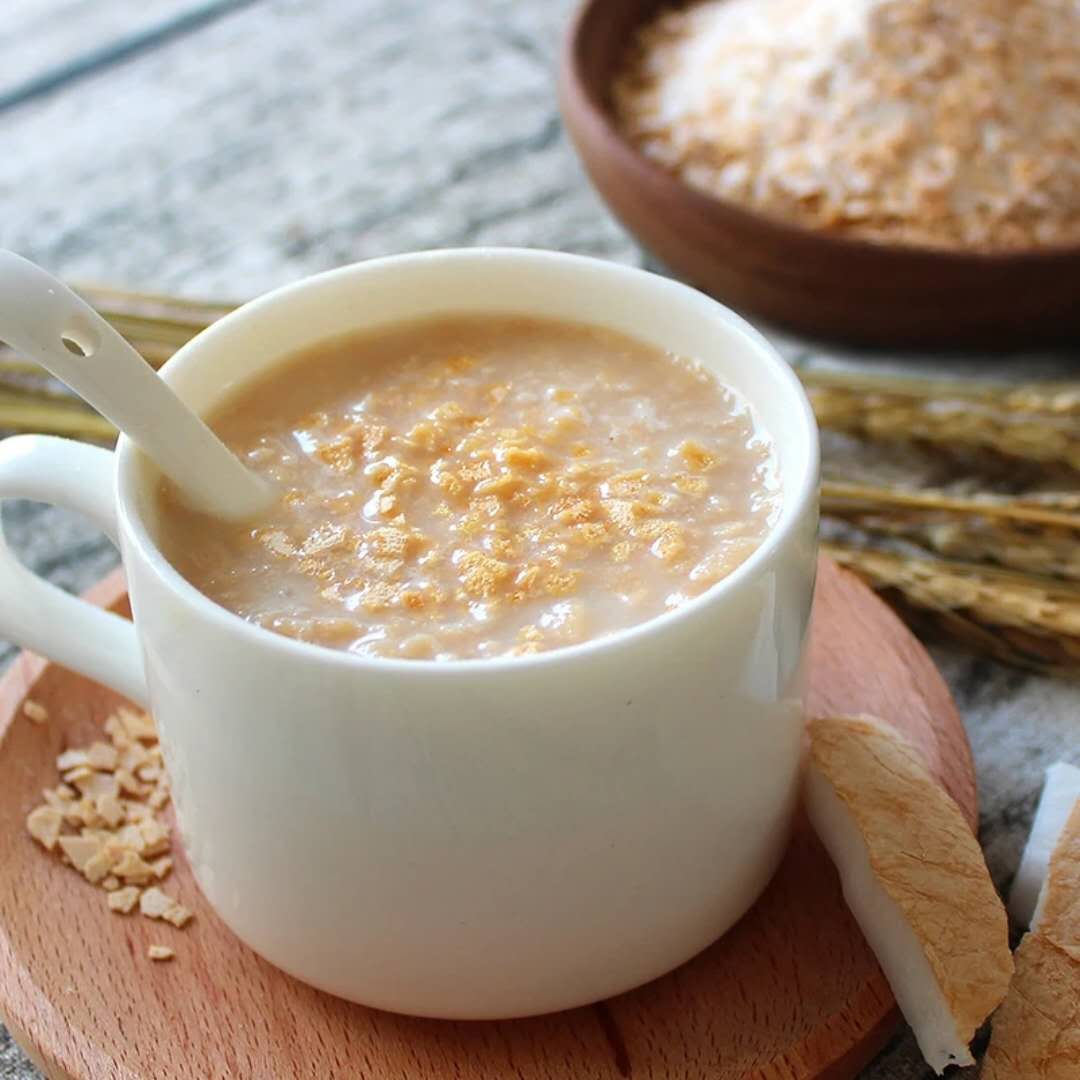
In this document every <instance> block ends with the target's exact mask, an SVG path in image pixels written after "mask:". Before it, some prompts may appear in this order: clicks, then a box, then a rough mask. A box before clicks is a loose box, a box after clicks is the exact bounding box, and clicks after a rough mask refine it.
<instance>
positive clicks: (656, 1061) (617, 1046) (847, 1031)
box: [0, 560, 976, 1080]
mask: <svg viewBox="0 0 1080 1080" xmlns="http://www.w3.org/2000/svg"><path fill="white" fill-rule="evenodd" d="M91 596H92V598H93V599H94V600H95V601H96V602H98V603H101V604H104V605H108V606H111V607H114V608H116V609H118V610H122V611H124V612H125V613H126V610H127V609H126V597H125V592H124V585H123V580H122V578H121V577H120V576H119V575H114V576H113V577H111V578H109V579H108V580H107V581H105V582H103V583H102V584H101V585H100V586H98V587H97V589H95V590H93V592H92V594H91ZM810 671H811V689H810V702H809V708H810V711H811V712H812V713H814V714H819V715H820V714H826V713H838V712H872V713H874V714H876V715H878V716H881V717H883V718H884V719H886V720H889V721H891V722H892V723H894V724H896V725H897V726H898V727H900V728H902V729H904V730H905V731H906V732H907V733H908V734H909V735H910V736H911V737H912V738H913V740H914V741H915V742H916V743H917V744H918V745H919V746H920V747H921V748H922V750H923V751H924V752H925V754H926V757H927V760H928V762H929V764H930V767H931V769H932V770H933V771H934V773H935V774H936V775H937V776H938V777H939V778H940V780H941V782H942V783H943V784H944V785H945V787H946V788H947V789H948V790H949V791H950V792H951V793H952V795H953V796H954V797H955V798H956V799H957V801H958V802H959V803H960V805H961V806H962V807H963V809H964V811H965V813H966V814H967V815H968V817H969V819H970V820H971V822H972V823H973V824H974V822H975V820H976V792H975V779H974V771H973V767H972V761H971V753H970V749H969V747H968V743H967V739H966V737H965V735H964V730H963V727H962V725H961V722H960V718H959V717H958V716H957V713H956V709H955V707H954V705H953V703H952V700H951V698H950V696H949V692H948V690H947V689H946V687H945V685H944V683H943V681H942V679H941V677H940V675H939V674H938V672H937V670H936V669H935V668H934V665H933V663H932V662H931V660H930V659H929V657H928V656H927V655H926V653H925V652H924V650H923V649H922V647H921V646H920V645H919V644H918V643H917V642H916V641H915V639H914V638H913V637H912V636H911V635H910V634H909V633H908V631H907V630H906V629H905V628H904V627H903V626H902V625H901V623H900V622H899V621H898V620H897V619H896V618H895V617H894V616H893V615H892V613H891V612H890V611H889V610H888V609H887V608H886V607H885V606H884V605H883V604H882V603H881V602H880V601H878V599H877V598H876V597H875V596H873V594H872V593H871V592H870V591H869V590H868V589H866V588H865V587H864V586H863V585H862V584H860V583H859V582H858V581H856V580H855V579H854V578H853V577H851V576H850V575H848V574H846V573H845V572H843V571H841V570H839V569H837V567H836V566H835V565H833V564H832V563H830V562H829V561H827V560H822V563H821V569H820V577H819V587H818V593H817V599H816V604H815V609H814V624H813V632H812V644H811V651H810ZM26 697H32V698H33V699H34V700H36V701H39V702H41V703H42V704H44V705H45V706H46V707H47V708H48V710H49V713H50V719H49V721H48V723H46V724H44V725H40V726H39V725H35V724H33V723H31V722H30V721H29V720H28V719H26V718H25V717H23V716H22V715H21V705H22V702H23V700H24V699H25V698H26ZM117 700H118V699H117V698H116V696H115V695H114V694H112V693H111V692H110V691H107V690H105V689H103V688H102V687H100V686H98V685H96V684H95V683H91V682H89V681H87V680H85V679H83V678H81V677H78V676H75V675H73V674H71V673H70V672H68V671H65V670H63V669H61V668H58V667H56V666H54V665H51V664H47V663H45V662H43V661H42V660H39V659H37V658H36V657H31V656H28V655H26V654H24V655H23V656H21V657H20V658H19V660H18V661H17V662H16V663H15V665H14V667H13V668H12V669H11V671H10V672H9V673H8V674H7V675H6V677H5V678H4V680H3V682H2V683H0V1017H2V1018H3V1020H4V1022H5V1023H6V1024H7V1025H8V1027H9V1028H10V1029H11V1031H12V1033H13V1034H14V1036H15V1038H16V1039H17V1040H18V1041H19V1042H20V1043H21V1044H22V1045H23V1046H24V1047H25V1048H26V1049H27V1051H28V1052H29V1053H30V1054H31V1055H32V1056H33V1057H34V1058H35V1060H36V1061H37V1063H38V1065H39V1067H40V1068H41V1069H42V1071H43V1072H44V1073H45V1075H46V1076H48V1077H50V1078H52V1077H59V1078H65V1080H66V1078H77V1080H103V1078H111V1077H123V1078H125V1080H142V1078H153V1080H168V1078H172V1077H176V1078H183V1080H189V1078H190V1077H200V1078H202V1077H206V1078H210V1077H238V1078H248V1077H274V1076H279V1077H286V1076H287V1077H301V1076H303V1077H309V1076H310V1077H320V1078H322V1077H345V1076H348V1077H363V1078H365V1080H391V1078H393V1080H398V1078H401V1077H409V1078H410V1080H450V1078H454V1080H480V1078H484V1080H505V1078H507V1077H511V1076H512V1077H515V1078H517V1080H570V1078H573V1080H583V1078H597V1080H602V1078H607V1077H611V1078H619V1077H633V1078H635V1080H645V1078H654V1080H667V1078H672V1080H673V1078H676V1077H678V1078H680V1080H696V1078H705V1077H708V1078H710V1080H729V1078H730V1080H735V1078H736V1077H738V1078H750V1077H755V1078H757V1077H760V1078H776V1080H780V1078H783V1080H804V1078H805V1080H809V1078H812V1077H813V1078H824V1077H827V1078H829V1080H843V1078H850V1077H854V1076H855V1075H856V1074H857V1073H858V1071H859V1070H860V1069H861V1068H862V1067H863V1065H865V1064H866V1063H867V1062H868V1061H869V1060H870V1058H871V1057H872V1056H873V1055H874V1054H875V1053H876V1052H877V1051H878V1050H879V1049H880V1048H881V1047H882V1046H883V1045H884V1043H885V1041H886V1040H887V1039H888V1037H889V1036H890V1034H891V1033H892V1032H893V1030H894V1029H895V1027H896V1024H897V1022H898V1014H897V1011H896V1007H895V1003H894V1001H893V998H892V995H891V994H890V992H889V989H888V986H887V985H886V983H885V981H884V979H883V977H882V975H881V972H880V970H879V968H878V966H877V964H876V963H875V961H874V958H873V956H872V955H871V953H870V951H869V950H868V948H867V946H866V944H865V942H864V941H863V938H862V936H861V935H860V933H859V931H858V929H857V927H856V926H855V924H854V923H853V921H852V920H851V917H850V916H849V915H848V912H847V910H846V908H845V907H844V904H843V900H842V898H841V895H840V889H839V884H838V881H837V878H836V875H835V873H834V872H833V869H832V867H831V865H830V864H829V862H828V860H827V858H826V856H825V854H824V852H823V851H822V849H821V848H820V847H819V845H818V844H817V842H816V840H815V839H814V837H813V835H812V834H811V833H810V832H809V830H808V828H807V826H806V825H805V823H804V822H801V823H799V824H798V825H797V827H796V830H795V833H794V836H793V840H792V843H791V847H790V850H789V851H788V854H787V856H786V858H785V860H784V862H783V865H782V866H781V868H780V871H779V872H778V874H777V876H776V877H775V879H774V880H773V882H772V884H771V885H770V886H769V888H768V890H767V891H766V893H765V895H764V896H763V897H762V899H761V900H760V901H759V902H758V904H757V905H756V906H755V907H754V908H753V910H752V911H751V912H750V913H749V914H748V915H747V916H746V917H745V918H744V919H743V920H742V921H741V922H740V923H739V924H738V926H736V927H735V928H734V929H733V930H732V931H731V932H730V933H729V934H727V935H726V936H725V937H724V938H723V939H722V940H720V941H719V942H717V943H716V944H715V945H714V946H712V948H710V949H708V950H706V952H704V953H702V954H701V955H700V956H698V957H697V958H696V959H694V960H692V961H691V962H690V963H688V964H686V965H684V966H683V967H681V968H680V969H678V970H677V971H675V972H673V973H672V974H670V975H668V976H666V977H665V978H662V979H659V980H657V981H656V982H653V983H650V984H649V985H648V986H645V987H642V988H641V989H638V990H636V991H633V992H632V993H629V994H624V995H622V996H621V997H618V998H614V999H612V1000H610V1001H606V1002H603V1003H602V1004H599V1005H594V1006H592V1007H591V1008H584V1009H577V1010H574V1011H572V1012H566V1013H559V1014H556V1015H552V1016H546V1017H540V1018H537V1019H533V1020H516V1021H507V1022H501V1023H449V1022H438V1021H431V1020H417V1019H412V1018H409V1017H403V1016H394V1015H391V1014H389V1013H383V1012H377V1011H374V1010H371V1009H365V1008H362V1007H360V1006H358V1005H351V1004H349V1003H347V1002H345V1001H341V1000H339V999H337V998H333V997H330V996H328V995H326V994H322V993H320V992H318V991H316V990H313V989H311V988H309V987H307V986H305V985H304V984H302V983H299V982H297V981H296V980H294V979H291V978H289V977H288V976H287V975H284V974H282V973H281V972H279V971H277V970H276V969H275V968H273V967H271V966H270V965H269V964H267V963H265V962H264V961H263V960H261V959H259V957H257V956H256V955H255V954H254V953H252V952H251V951H250V950H248V949H247V948H246V947H245V946H243V945H241V944H240V942H239V941H237V940H236V938H234V937H233V936H232V934H231V933H230V932H229V931H228V930H227V929H226V928H225V926H224V925H223V924H222V923H221V922H220V921H219V920H218V919H217V918H216V917H215V916H214V914H213V913H212V912H211V911H210V909H209V908H208V907H207V905H206V903H205V902H204V901H203V900H202V898H201V895H200V894H199V892H198V890H197V888H196V885H195V882H194V880H193V878H192V875H191V871H190V869H189V867H188V865H187V863H186V861H185V860H184V858H183V855H182V854H181V853H179V852H178V858H177V866H176V870H175V872H174V877H173V879H172V880H171V889H170V891H172V892H173V893H175V894H177V895H178V896H179V897H180V898H181V899H182V900H183V901H184V902H185V903H187V904H189V905H190V906H192V907H193V908H194V909H195V911H196V913H197V914H196V918H195V921H194V922H193V923H192V924H191V925H190V926H189V927H188V928H187V929H186V930H184V931H177V930H174V929H173V928H172V927H170V926H166V925H164V924H161V923H156V922H153V923H152V922H150V921H149V920H147V919H143V918H141V917H138V916H132V917H125V918H121V917H117V916H115V915H112V914H110V913H109V912H108V910H107V909H106V906H105V900H104V894H103V893H102V892H101V891H100V890H98V889H96V888H93V887H91V886H90V885H88V884H86V883H85V882H84V881H83V880H82V879H81V878H79V877H78V876H77V875H76V874H74V873H72V872H71V871H70V870H68V869H66V868H64V867H62V866H60V865H59V864H58V863H57V862H56V860H55V859H52V858H48V857H46V856H45V855H44V854H43V853H42V852H41V851H40V849H39V848H38V847H37V846H36V845H35V844H34V843H33V841H31V840H30V838H29V836H28V835H27V834H26V832H25V829H24V826H23V819H24V817H25V815H26V813H27V812H28V811H29V810H30V809H31V808H32V807H33V806H34V805H36V803H37V802H38V801H39V799H40V795H39V793H40V789H41V788H42V787H43V786H45V785H46V784H54V783H55V782H56V773H55V768H54V764H53V762H54V759H55V757H56V755H57V754H58V753H59V752H60V751H62V750H63V749H64V748H65V746H67V745H68V744H69V743H70V744H78V745H81V744H84V743H86V742H88V741H89V740H90V739H91V738H92V737H94V735H95V732H96V731H97V730H98V727H99V725H100V723H101V721H102V720H103V719H104V718H105V716H106V715H107V714H108V713H109V712H110V710H112V709H113V708H114V706H115V705H116V704H117ZM152 941H153V942H162V943H165V944H169V945H172V946H174V947H175V948H176V951H177V956H176V959H175V960H173V961H172V962H171V963H168V964H153V963H151V962H150V961H148V960H147V959H146V947H147V945H148V944H149V943H150V942H152Z"/></svg>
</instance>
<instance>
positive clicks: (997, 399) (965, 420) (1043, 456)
mask: <svg viewBox="0 0 1080 1080" xmlns="http://www.w3.org/2000/svg"><path fill="white" fill-rule="evenodd" d="M800 376H801V378H802V379H803V383H804V385H805V386H806V389H807V393H808V394H809V397H810V401H811V404H812V405H813V407H814V412H815V414H816V415H817V418H818V423H819V424H820V425H821V426H822V427H823V428H829V429H831V430H834V431H842V432H846V433H848V434H852V435H860V436H863V437H865V438H868V439H872V440H877V441H887V442H893V441H902V442H909V441H912V440H915V441H921V442H925V443H929V444H931V445H933V446H935V447H940V448H942V449H944V450H947V451H950V452H957V451H971V450H976V451H982V452H992V453H994V454H997V455H1000V456H1002V457H1004V458H1007V459H1011V460H1016V461H1025V462H1035V463H1038V464H1040V465H1048V464H1053V465H1059V466H1065V467H1066V468H1068V469H1071V470H1075V471H1080V424H1078V423H1077V417H1078V416H1080V384H1073V383H1068V384H1062V383H1059V384H1051V385H1048V386H1047V387H1045V388H1044V387H1039V386H1033V387H1025V388H1022V389H1005V388H996V387H990V386H986V385H983V386H972V387H966V388H964V389H957V388H956V387H955V384H952V383H944V382H943V383H941V384H937V385H936V386H935V384H934V383H933V381H929V380H912V381H911V382H910V383H909V382H908V380H905V379H899V378H883V377H881V376H876V377H858V376H851V377H848V376H846V375H845V376H843V377H842V378H841V377H840V376H838V375H835V374H829V375H823V374H822V373H819V372H806V371H804V372H800Z"/></svg>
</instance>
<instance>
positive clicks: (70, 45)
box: [0, 0, 1080, 1080]
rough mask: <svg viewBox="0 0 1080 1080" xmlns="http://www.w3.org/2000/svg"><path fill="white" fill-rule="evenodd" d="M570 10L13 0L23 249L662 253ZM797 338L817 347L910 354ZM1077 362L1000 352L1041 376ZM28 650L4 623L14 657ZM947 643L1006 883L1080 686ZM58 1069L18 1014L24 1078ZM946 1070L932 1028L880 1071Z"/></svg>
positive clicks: (222, 274)
mask: <svg viewBox="0 0 1080 1080" xmlns="http://www.w3.org/2000/svg"><path fill="white" fill-rule="evenodd" d="M569 6H570V2H569V0H546V2H538V3H532V4H524V3H520V2H515V0H439V2H437V3H436V2H430V0H429V2H427V3H425V2H423V0H141V2H140V3H132V2H131V0H14V3H12V2H11V0H8V3H6V4H5V5H3V15H2V16H0V55H2V56H3V58H4V59H3V63H2V64H0V139H2V142H0V146H2V152H0V198H2V207H3V212H2V215H0V245H3V246H6V247H11V248H14V249H16V250H18V251H20V252H22V253H23V254H25V255H27V256H29V257H31V258H34V259H37V260H38V261H40V262H42V263H43V264H44V265H45V266H47V267H49V268H50V269H51V270H53V271H55V272H57V273H60V274H62V275H64V276H66V277H68V278H71V279H75V280H80V281H107V282H111V283H117V284H121V285H127V286H130V287H132V288H139V289H154V290H171V291H177V292H183V293H187V294H190V295H192V296H200V295H204V296H214V297H219V298H227V297H236V298H244V297H247V296H251V295H253V294H255V293H258V292H261V291H263V290H265V289H268V288H270V287H272V286H275V285H278V284H281V283H283V282H286V281H289V280H291V279H294V278H297V277H300V276H302V275H304V274H307V273H311V272H313V271H317V270H322V269H325V268H327V267H330V266H334V265H337V264H340V263H343V262H348V261H352V260H355V259H361V258H365V257H367V256H371V255H379V254H385V253H389V252H396V251H405V250H410V249H417V248H426V247H448V246H455V245H473V244H511V245H515V244H516V245H529V246H536V247H548V248H560V249H563V250H566V251H576V252H584V253H588V254H592V255H599V256H603V257H605V258H611V259H617V260H620V261H625V262H635V263H640V262H644V261H645V259H644V256H643V255H642V253H641V252H640V251H639V249H638V248H637V247H636V245H635V244H634V243H633V241H632V240H630V239H629V238H628V237H627V236H626V234H625V233H623V231H622V230H621V229H620V228H619V226H618V225H617V224H616V223H615V222H614V221H613V220H612V219H611V217H610V216H609V215H608V214H607V212H606V211H605V210H604V208H603V206H602V205H601V204H600V202H599V201H598V199H597V198H596V196H595V195H594V194H593V192H592V191H591V189H590V187H589V185H588V183H587V182H586V180H585V178H584V176H583V174H582V172H581V170H580V168H579V167H578V165H577V163H576V161H575V158H574V156H573V154H572V152H571V150H570V147H569V145H568V143H567V140H566V137H565V135H564V134H563V131H562V128H561V126H560V123H559V119H558V116H557V113H556V109H555V102H554V93H553V57H554V53H555V45H556V42H557V40H558V35H559V33H560V31H561V29H562V26H563V24H564V22H565V20H566V17H567V15H568V12H569ZM777 340H778V342H779V344H780V345H781V347H782V348H783V349H784V351H785V352H786V354H787V355H788V356H789V357H790V358H791V359H792V361H793V362H797V363H802V364H827V363H836V362H846V363H859V364H864V365H868V364H875V365H880V364H889V363H892V362H895V359H896V358H888V357H880V356H879V357H874V358H870V357H859V356H851V355H847V356H841V355H839V354H838V353H836V351H831V352H830V351H828V350H824V349H822V348H820V347H817V346H813V345H811V344H809V343H806V342H801V341H798V340H794V339H792V338H790V337H787V336H780V335H778V336H777ZM1075 359H1076V358H1075V357H1073V358H1071V362H1072V363H1075ZM921 362H922V363H923V364H925V365H927V366H930V367H938V366H940V365H939V363H938V362H937V360H936V358H923V360H922V361H921ZM1069 363H1070V358H1068V357H1062V356H1018V357H1015V358H1011V359H1007V360H1005V361H1000V360H998V361H995V364H996V366H997V369H998V370H1000V371H1003V372H1006V373H1008V372H1010V371H1011V372H1015V373H1020V372H1024V373H1027V374H1031V373H1032V372H1033V371H1035V370H1039V371H1044V372H1047V373H1049V372H1053V371H1056V370H1061V369H1062V367H1063V365H1068V364H1069ZM1074 370H1075V367H1074ZM7 525H8V529H9V534H10V536H11V538H12V540H13V542H14V544H15V546H16V548H17V549H19V550H20V551H21V552H22V553H23V555H24V556H25V558H26V560H27V562H28V563H29V564H30V565H32V566H33V567H34V568H35V569H36V570H38V571H39V572H41V573H44V574H46V575H48V576H49V577H50V578H51V579H52V580H54V581H56V582H58V583H60V584H63V585H65V586H68V587H71V588H83V587H85V586H87V585H89V584H90V583H91V582H92V581H94V580H96V579H97V578H98V577H100V576H101V575H102V574H103V573H104V572H105V571H106V570H107V569H108V568H109V567H111V566H112V565H113V564H114V562H115V554H114V552H113V551H112V549H111V548H110V547H109V545H108V543H107V542H106V541H104V540H103V539H102V538H101V537H100V536H98V535H95V534H94V533H93V532H92V531H90V530H89V529H88V528H87V527H85V526H84V525H83V524H82V523H80V522H77V521H75V520H74V519H72V518H70V517H68V516H67V515H65V514H61V513H59V512H57V511H54V510H50V509H45V508H42V507H39V506H31V505H29V504H24V505H20V506H18V507H15V508H12V511H11V512H10V513H9V515H8V517H7ZM0 602H2V600H0ZM11 655H12V650H11V649H10V648H4V647H3V646H2V645H0V664H3V663H4V662H6V661H7V660H10V657H11ZM936 656H937V659H938V660H939V662H940V663H941V665H942V667H943V669H944V670H945V672H946V675H947V677H948V679H949V681H950V683H951V685H952V688H953V690H954V692H955V694H956V697H957V700H958V703H959V705H960V707H961V710H962V711H963V713H964V715H965V719H966V721H967V724H968V729H969V732H970V735H971V738H972V742H973V744H974V747H975V753H976V760H977V764H978V767H979V774H980V781H981V790H982V807H983V822H982V826H983V841H984V844H985V846H986V850H987V854H988V858H989V861H990V865H991V868H992V870H993V872H994V875H995V878H996V879H997V882H998V884H999V886H1001V887H1002V888H1004V887H1005V886H1006V885H1007V884H1008V882H1009V880H1010V878H1011V875H1012V873H1013V872H1014V870H1015V867H1016V863H1017V860H1018V857H1019V851H1020V848H1021V846H1022V843H1023V838H1024V836H1025V835H1026V831H1027V827H1028V823H1029V821H1030V817H1031V812H1032V809H1033V806H1034V802H1035V798H1036V795H1037V792H1038V788H1039V785H1040V781H1041V773H1042V770H1043V768H1044V767H1045V766H1046V765H1047V764H1048V763H1049V762H1051V761H1053V760H1054V759H1055V758H1058V757H1060V756H1062V754H1069V753H1070V751H1071V753H1072V755H1073V756H1074V758H1075V757H1076V755H1077V754H1080V690H1078V689H1077V687H1075V686H1070V685H1067V684H1064V683H1059V682H1055V681H1052V680H1048V679H1042V678H1035V677H1028V676H1024V675H1022V674H1018V673H1017V672H1014V671H1009V670H1006V669H1003V668H999V667H997V666H996V665H994V664H992V663H990V662H988V661H986V660H982V659H978V658H975V657H972V656H970V655H966V654H962V653H959V652H950V651H946V650H939V651H938V652H937V653H936ZM2 873H3V868H2V867H0V874H2ZM33 1075H35V1073H34V1071H33V1069H32V1067H31V1066H30V1065H29V1064H28V1063H27V1062H26V1060H25V1058H24V1057H23V1056H22V1054H21V1053H20V1052H19V1050H18V1049H17V1048H16V1047H15V1046H14V1045H13V1044H12V1043H11V1041H10V1039H9V1038H8V1037H7V1035H6V1033H5V1032H3V1030H2V1029H0V1078H4V1080H8V1078H18V1080H24V1078H27V1077H31V1076H33ZM929 1075H930V1073H929V1071H928V1070H927V1069H926V1068H925V1067H924V1066H923V1065H922V1064H921V1062H920V1061H919V1058H918V1055H917V1053H916V1052H915V1049H914V1044H913V1042H912V1040H911V1039H910V1038H909V1037H907V1036H901V1037H898V1038H897V1040H896V1042H895V1044H894V1045H893V1046H892V1047H891V1048H890V1049H889V1050H888V1052H887V1053H886V1054H885V1055H884V1056H883V1057H882V1058H881V1060H880V1061H879V1062H878V1063H877V1064H876V1065H875V1066H874V1067H873V1068H872V1069H870V1070H869V1071H868V1073H867V1076H868V1077H872V1078H876V1080H886V1078H887V1080H912V1078H915V1077H919V1078H923V1077H928V1076H929Z"/></svg>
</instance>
